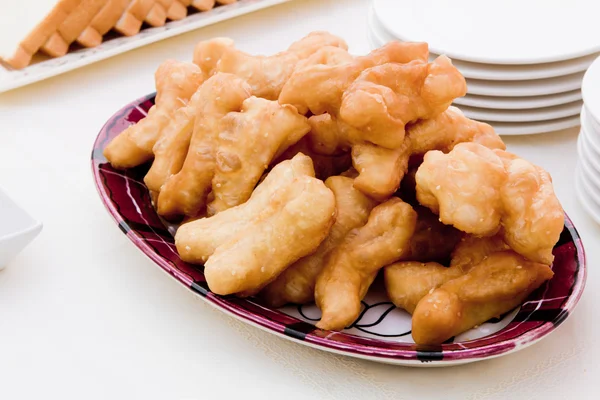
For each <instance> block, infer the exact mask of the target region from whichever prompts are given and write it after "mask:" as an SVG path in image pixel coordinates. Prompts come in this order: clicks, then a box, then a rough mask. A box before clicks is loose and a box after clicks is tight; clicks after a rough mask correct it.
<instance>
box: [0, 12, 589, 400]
mask: <svg viewBox="0 0 600 400" xmlns="http://www.w3.org/2000/svg"><path fill="white" fill-rule="evenodd" d="M367 6H368V3H367V2H366V1H364V0H296V1H294V2H292V3H288V4H284V5H280V6H277V7H274V8H272V9H268V10H266V11H261V12H258V13H255V14H252V15H248V16H244V17H240V18H237V19H235V20H231V21H228V22H224V23H220V24H217V25H214V26H212V27H208V28H205V29H202V30H200V31H197V32H192V33H189V34H186V35H183V36H179V37H176V38H172V39H169V40H165V41H163V42H161V43H157V44H153V45H150V46H147V47H145V48H143V49H139V50H135V51H132V52H130V53H127V54H124V55H121V56H118V57H115V58H113V59H109V60H106V61H103V62H99V63H97V64H94V65H91V66H88V67H85V68H82V69H80V70H77V71H74V72H71V73H68V74H65V75H63V76H59V77H56V78H53V79H49V80H47V81H44V82H41V83H38V84H34V85H32V86H29V87H25V88H22V89H17V90H15V91H12V92H8V93H5V94H2V95H0V185H1V186H3V187H4V189H5V190H6V191H7V192H8V193H9V194H10V195H11V196H12V197H13V198H14V199H15V200H16V201H17V202H19V203H20V204H21V205H22V206H24V207H25V208H26V209H27V210H28V211H29V212H30V213H31V214H33V215H34V216H35V217H37V218H38V219H40V220H42V221H43V222H44V225H45V226H44V230H43V231H42V233H41V235H40V236H39V237H38V238H37V239H36V240H35V241H34V242H33V243H32V244H31V245H30V246H29V247H27V248H26V250H25V251H24V252H23V253H21V254H20V255H19V256H18V258H16V259H15V260H14V262H12V263H11V264H10V265H9V266H8V268H7V269H6V270H4V271H2V272H0V399H6V400H12V399H55V398H57V399H86V400H87V399H176V400H184V399H198V400H199V399H208V398H219V399H221V398H222V399H229V398H244V399H263V398H287V399H296V398H297V399H301V398H302V399H305V398H315V399H388V398H389V399H412V398H419V399H434V398H444V399H484V398H485V399H487V398H489V399H507V398H508V399H520V398H524V399H525V398H526V399H538V398H539V399H549V398H550V399H554V398H561V399H592V398H598V394H599V393H600V363H599V362H598V360H599V359H600V324H599V323H598V319H599V315H598V311H597V307H595V302H597V301H598V300H599V299H600V295H599V294H598V292H599V291H600V277H599V273H598V271H596V265H595V264H597V263H598V261H600V250H599V247H600V246H598V245H599V240H598V239H599V238H600V226H598V225H596V224H595V223H593V221H592V220H591V219H590V218H589V217H588V215H586V213H585V212H584V211H583V210H582V209H581V207H580V205H579V203H578V202H577V199H576V198H575V195H574V187H573V177H574V168H575V164H576V159H577V154H576V138H577V129H572V130H568V131H563V132H558V133H554V134H546V135H540V136H529V137H507V138H506V142H507V144H508V147H509V149H510V150H511V151H514V152H516V153H518V154H520V155H522V156H524V157H526V158H528V159H529V160H531V161H533V162H535V163H538V164H539V165H541V166H543V167H545V168H546V169H547V170H548V171H550V173H551V174H552V176H553V178H554V184H555V188H556V192H557V194H558V196H559V198H560V200H561V201H562V204H563V206H564V208H565V210H566V211H567V213H568V214H569V215H570V216H571V217H572V219H573V220H574V222H575V224H576V226H577V228H578V229H579V231H580V233H581V235H582V237H583V240H584V244H585V245H586V246H587V247H586V250H587V256H588V267H589V275H588V282H587V288H586V291H585V293H584V295H583V298H582V300H581V302H580V304H579V306H578V307H577V308H576V310H575V312H574V313H573V315H571V316H570V317H569V319H568V320H567V321H566V322H565V323H563V324H562V325H561V326H560V327H559V328H558V329H557V330H556V332H555V333H553V334H552V335H550V336H549V337H547V338H545V339H544V340H543V341H541V342H540V343H538V344H536V345H534V346H532V347H530V348H527V349H524V350H522V351H520V352H518V353H516V354H512V355H508V356H506V357H501V358H497V359H494V360H489V361H484V362H479V363H475V364H470V365H465V366H459V367H453V368H445V369H421V368H402V367H394V366H388V365H383V364H376V363H372V362H367V361H362V360H356V359H352V358H346V357H342V356H337V355H331V354H328V353H325V352H321V351H318V350H313V349H310V348H307V347H304V346H302V345H299V344H296V343H291V342H289V341H286V340H284V339H280V338H277V337H274V336H272V335H270V334H269V333H265V332H263V331H260V330H258V329H256V328H254V327H250V326H246V325H244V324H243V323H241V322H238V321H236V320H233V319H232V318H230V317H227V316H225V315H223V314H221V313H220V312H219V311H217V310H215V309H213V308H212V307H210V306H209V305H207V304H205V303H203V301H202V300H200V299H198V298H196V297H194V296H193V295H192V294H190V293H189V292H187V291H186V290H185V289H184V288H183V287H182V286H180V285H179V284H178V283H176V282H175V281H173V280H171V279H168V278H167V277H166V275H165V274H164V273H163V272H162V271H160V270H159V268H157V267H156V266H154V265H153V264H152V262H151V261H150V260H148V259H146V258H145V256H143V255H142V254H141V253H140V252H139V251H138V250H137V249H136V248H135V247H134V246H132V244H131V243H130V242H129V240H128V239H127V238H126V237H125V236H124V235H122V234H121V233H120V232H119V230H118V228H117V227H116V225H115V224H114V223H113V221H112V220H111V218H110V217H109V215H108V214H107V213H106V211H105V210H104V207H103V205H102V204H101V202H100V199H99V198H98V196H97V194H96V190H95V188H94V185H93V182H92V175H91V172H90V162H89V158H90V151H91V147H92V143H93V141H94V138H95V136H96V134H97V132H98V130H99V129H100V127H101V126H102V124H103V123H104V122H105V121H106V119H107V118H109V117H110V116H111V115H112V114H113V112H114V111H116V110H117V109H119V108H120V107H121V106H122V105H124V104H126V103H128V102H129V101H131V100H132V99H135V98H137V97H139V96H141V95H144V94H146V93H149V92H151V91H153V73H154V70H155V68H156V67H157V66H158V65H159V64H160V62H162V61H163V60H164V59H166V58H170V57H174V58H179V59H183V60H185V59H191V55H192V49H193V46H194V44H195V43H196V42H197V41H199V40H202V39H207V38H210V37H213V36H219V35H220V36H224V35H227V36H230V37H232V38H233V39H235V41H236V42H237V44H238V46H239V47H240V48H242V49H244V50H246V51H249V52H262V53H272V52H275V51H278V50H280V49H283V48H285V47H286V46H287V45H288V44H289V43H290V42H291V41H293V40H296V39H298V38H299V37H301V36H303V35H304V34H305V33H308V32H310V31H312V30H317V29H327V30H330V31H331V32H333V33H335V34H338V35H341V36H343V37H344V38H345V39H346V40H347V41H348V43H349V44H350V47H351V50H352V51H353V52H354V53H364V52H367V51H368V44H367V38H366V18H367ZM399 23H401V21H399Z"/></svg>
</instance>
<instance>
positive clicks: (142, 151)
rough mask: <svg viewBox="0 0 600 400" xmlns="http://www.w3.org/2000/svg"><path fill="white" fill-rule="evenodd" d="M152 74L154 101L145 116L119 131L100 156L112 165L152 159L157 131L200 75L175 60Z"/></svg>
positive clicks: (184, 100)
mask: <svg viewBox="0 0 600 400" xmlns="http://www.w3.org/2000/svg"><path fill="white" fill-rule="evenodd" d="M154 76H155V79H156V101H155V105H154V106H153V107H152V108H151V109H150V111H149V112H148V116H146V117H145V118H144V119H142V120H140V121H139V122H138V123H137V124H135V125H132V126H130V127H128V128H127V129H125V130H124V131H123V132H121V134H119V136H117V137H116V138H114V139H113V140H112V142H110V143H109V144H108V146H107V147H106V149H105V150H104V156H105V157H106V158H107V159H108V161H109V162H110V163H111V165H112V166H113V167H115V168H132V167H136V166H138V165H141V164H143V163H145V162H146V161H149V160H151V159H152V157H153V152H152V147H153V146H154V144H155V143H156V141H157V140H158V138H159V137H160V134H161V132H163V130H164V129H165V127H166V126H167V125H168V124H169V123H170V122H171V121H172V119H173V114H174V113H175V111H176V110H177V109H178V108H180V107H183V106H185V105H186V104H187V102H188V100H189V99H190V97H191V96H192V95H193V94H194V92H195V91H196V90H197V89H198V86H199V85H200V84H201V83H202V79H203V78H202V74H201V72H200V69H199V68H198V67H197V66H196V65H194V64H191V63H185V62H179V61H175V60H167V61H165V62H163V63H162V64H161V65H160V66H159V67H158V69H157V70H156V73H155V75H154Z"/></svg>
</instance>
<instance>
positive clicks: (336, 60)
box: [296, 43, 354, 69]
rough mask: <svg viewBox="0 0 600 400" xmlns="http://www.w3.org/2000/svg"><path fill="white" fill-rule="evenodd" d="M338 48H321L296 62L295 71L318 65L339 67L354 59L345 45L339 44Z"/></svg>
mask: <svg viewBox="0 0 600 400" xmlns="http://www.w3.org/2000/svg"><path fill="white" fill-rule="evenodd" d="M338 46H339V47H338ZM338 46H325V47H321V48H320V49H319V50H317V51H316V52H315V53H314V54H312V55H311V56H310V57H308V58H304V59H301V60H300V61H298V63H297V64H296V69H300V68H305V67H308V66H310V65H318V64H325V65H341V64H346V63H348V62H350V61H352V60H353V59H354V57H353V56H352V55H351V54H350V53H348V48H347V47H346V45H345V44H342V43H339V44H338Z"/></svg>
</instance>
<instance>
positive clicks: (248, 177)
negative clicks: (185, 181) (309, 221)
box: [208, 96, 310, 215]
mask: <svg viewBox="0 0 600 400" xmlns="http://www.w3.org/2000/svg"><path fill="white" fill-rule="evenodd" d="M309 130H310V126H309V125H308V121H307V119H306V117H304V116H303V115H300V114H298V111H297V110H296V109H295V108H294V107H293V106H289V105H287V106H282V105H280V104H279V103H278V102H276V101H271V100H266V99H261V98H258V97H254V96H252V97H250V98H248V99H246V100H245V101H244V103H243V105H242V110H241V112H231V113H229V114H227V115H225V116H224V117H223V118H221V120H220V125H219V131H220V132H218V139H217V143H216V146H217V152H216V169H215V175H214V178H213V180H212V190H213V195H214V200H213V201H212V202H211V203H210V204H209V205H208V214H209V215H214V214H217V213H219V212H221V211H224V210H226V209H228V208H231V207H234V206H237V205H238V204H241V203H243V202H245V201H246V200H248V198H249V197H250V195H251V194H252V190H253V189H254V187H255V186H256V184H257V183H258V181H259V179H260V177H261V176H262V174H263V172H264V171H265V170H266V169H267V168H268V166H269V164H270V163H271V161H272V160H273V159H274V158H275V157H277V156H279V155H280V154H281V153H283V152H284V151H285V150H287V148H288V147H290V146H291V145H293V144H295V143H296V142H298V140H300V139H301V138H302V137H303V136H304V135H305V134H306V133H307V132H308V131H309Z"/></svg>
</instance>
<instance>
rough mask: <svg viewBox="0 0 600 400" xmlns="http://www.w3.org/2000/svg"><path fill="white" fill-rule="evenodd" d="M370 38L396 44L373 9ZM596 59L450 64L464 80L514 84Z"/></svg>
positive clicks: (562, 72)
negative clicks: (531, 62) (512, 63)
mask: <svg viewBox="0 0 600 400" xmlns="http://www.w3.org/2000/svg"><path fill="white" fill-rule="evenodd" d="M369 35H371V42H372V44H373V46H372V47H373V48H375V47H380V46H382V45H384V44H385V43H388V42H391V41H394V40H398V39H397V38H395V37H394V36H393V35H391V34H390V33H389V32H388V31H386V30H385V28H383V27H382V26H381V23H380V22H379V20H378V19H377V16H376V15H375V13H374V11H373V8H372V7H371V8H370V9H369ZM437 56H438V54H436V53H433V52H431V53H430V59H434V58H436V57H437ZM596 57H598V54H597V53H595V54H592V55H589V56H585V57H579V58H574V59H572V60H567V61H557V62H553V63H541V64H524V65H507V64H481V63H474V62H468V61H463V60H459V59H453V60H452V62H453V63H454V65H456V67H457V68H458V69H459V70H460V72H461V73H462V74H463V75H464V76H465V77H467V78H473V79H485V80H493V81H516V80H530V79H543V78H552V77H555V76H563V75H569V74H574V73H576V72H581V71H585V70H586V69H587V68H588V67H589V66H590V65H591V64H592V62H593V61H594V60H595V59H596Z"/></svg>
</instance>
